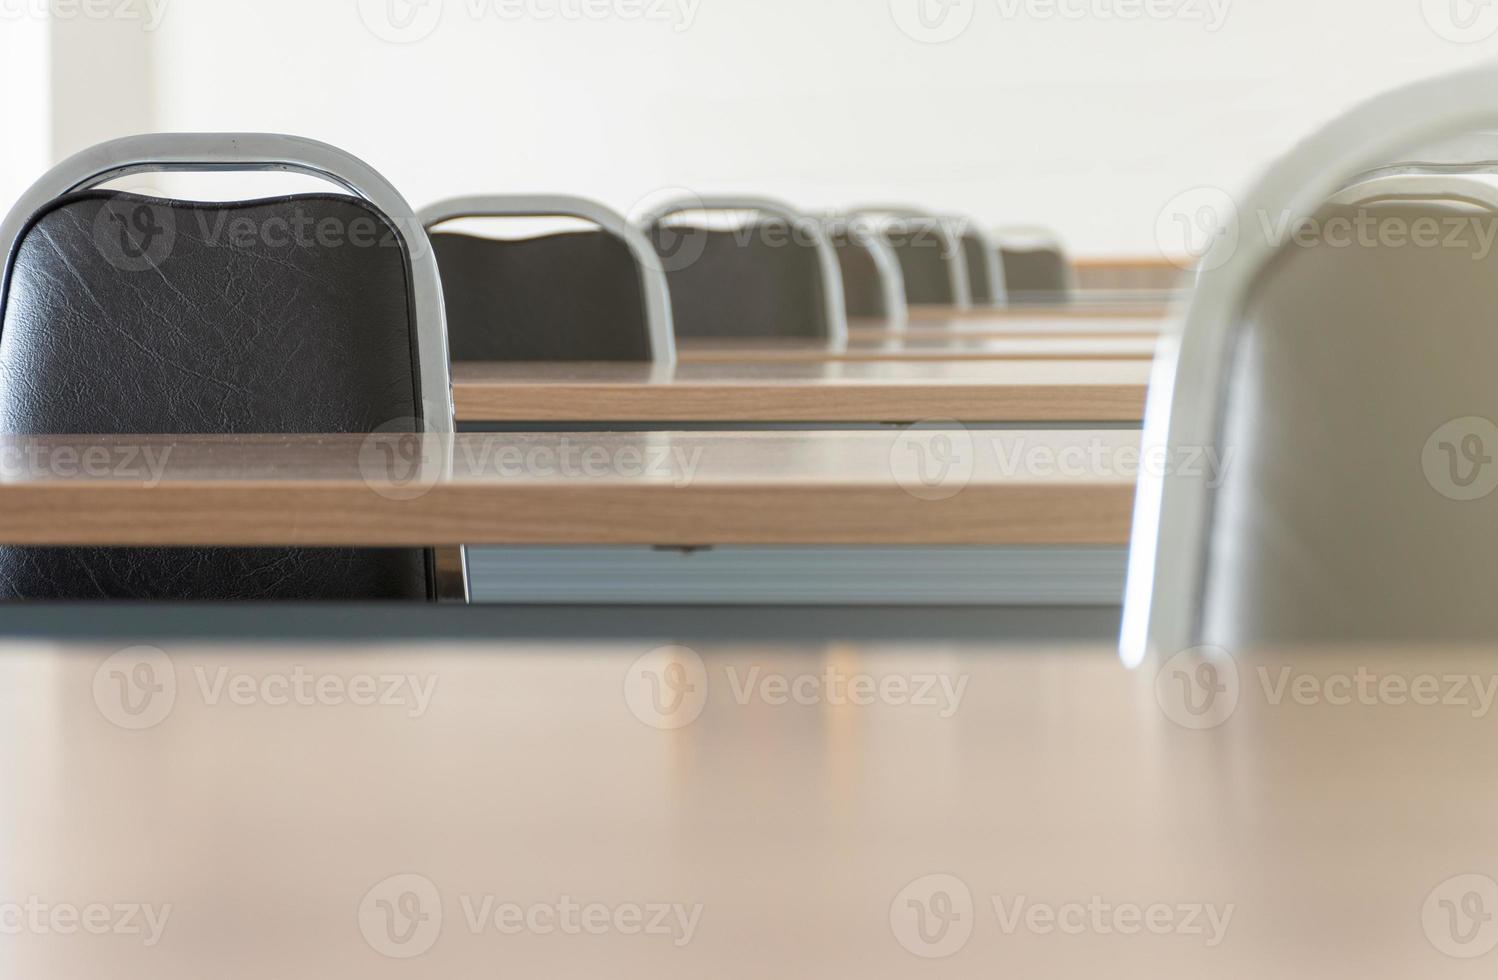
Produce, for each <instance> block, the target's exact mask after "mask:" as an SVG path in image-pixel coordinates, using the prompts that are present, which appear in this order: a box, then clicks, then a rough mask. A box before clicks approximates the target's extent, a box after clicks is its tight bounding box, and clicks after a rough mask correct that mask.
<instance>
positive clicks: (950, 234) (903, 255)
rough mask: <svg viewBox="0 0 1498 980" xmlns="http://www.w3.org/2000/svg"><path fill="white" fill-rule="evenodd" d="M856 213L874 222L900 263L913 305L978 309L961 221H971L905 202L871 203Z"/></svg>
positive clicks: (856, 210)
mask: <svg viewBox="0 0 1498 980" xmlns="http://www.w3.org/2000/svg"><path fill="white" fill-rule="evenodd" d="M851 213H852V214H853V215H855V216H856V217H858V218H860V219H862V220H864V221H869V222H874V223H875V227H876V228H877V229H878V233H879V234H880V236H881V237H882V238H883V239H884V241H885V243H886V244H887V245H888V246H889V248H890V250H891V251H892V252H893V253H894V255H895V257H896V259H897V260H898V261H899V263H900V272H901V275H902V277H903V279H904V283H905V300H906V302H907V303H909V304H910V305H911V306H954V307H957V308H958V309H969V308H971V307H972V305H973V295H972V287H971V284H970V283H969V281H968V258H967V254H966V251H965V249H964V247H963V240H962V238H963V235H962V232H963V228H962V227H961V225H963V224H965V222H960V221H959V220H957V219H952V218H944V217H941V216H940V215H935V214H931V213H929V212H926V211H922V210H920V209H918V208H912V207H906V206H903V205H865V206H863V207H859V208H855V209H853V211H852V212H851Z"/></svg>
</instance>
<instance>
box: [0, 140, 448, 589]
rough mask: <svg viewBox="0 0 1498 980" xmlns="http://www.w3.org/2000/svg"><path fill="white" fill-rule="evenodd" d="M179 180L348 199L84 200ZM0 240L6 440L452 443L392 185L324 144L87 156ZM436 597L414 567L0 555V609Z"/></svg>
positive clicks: (401, 204)
mask: <svg viewBox="0 0 1498 980" xmlns="http://www.w3.org/2000/svg"><path fill="white" fill-rule="evenodd" d="M184 170H188V171H203V170H288V171H294V172H298V173H303V174H308V175H312V176H316V177H320V178H323V179H325V180H327V181H329V182H331V183H333V184H336V185H337V186H338V187H340V188H341V189H343V190H347V191H349V192H351V194H299V195H293V196H290V197H279V198H272V199H266V200H257V201H242V202H228V203H212V202H208V203H205V202H194V201H178V200H169V199H166V198H160V197H146V196H141V195H136V194H124V193H121V192H117V191H108V190H100V189H98V188H99V187H100V185H102V184H104V183H106V182H108V181H111V180H115V179H118V178H121V177H126V176H129V175H132V174H137V173H142V172H147V171H184ZM245 229H249V230H250V232H251V233H250V234H248V235H246V234H244V231H245ZM257 232H258V233H257ZM0 241H3V242H4V243H5V245H4V247H5V249H6V255H7V260H6V266H5V270H4V278H3V282H0V304H3V311H0V433H3V434H5V435H7V436H15V437H27V436H38V435H52V434H69V433H74V434H101V435H109V436H128V435H131V434H134V433H147V434H167V435H176V434H205V435H239V434H263V433H373V432H376V431H380V432H410V433H413V434H414V433H427V434H431V435H437V436H450V435H451V434H452V432H453V410H452V389H451V385H450V384H449V380H448V359H447V347H446V332H445V329H444V325H443V314H442V292H441V284H440V281H439V279H438V276H437V269H436V265H435V263H433V261H432V258H431V252H430V250H429V248H428V247H427V243H426V236H425V235H424V234H423V233H422V231H421V228H420V226H419V225H417V223H416V220H415V216H414V215H413V214H412V213H411V209H410V207H409V206H408V205H407V204H406V203H405V201H404V200H403V199H402V198H401V196H400V195H399V194H398V193H397V192H396V191H395V189H394V188H393V187H391V186H390V185H389V184H388V183H387V182H386V181H385V180H384V179H383V178H382V177H381V176H380V175H379V174H378V173H376V172H375V171H374V170H372V169H371V168H370V167H368V166H367V165H366V164H364V163H362V162H361V161H359V160H357V159H355V158H354V157H352V156H349V155H348V154H346V153H343V152H342V151H340V150H337V149H334V148H333V147H330V146H327V145H325V144H322V143H316V142H313V141H311V140H303V139H296V138H292V137H287V136H273V135H263V134H239V135H235V134H177V135H159V136H139V137H130V138H127V139H120V140H115V141H113V142H109V143H104V144H101V145H99V146H95V147H93V148H91V149H88V150H84V151H83V152H81V153H79V154H77V155H76V156H73V157H71V158H69V159H68V160H66V161H65V162H63V163H62V164H60V165H59V166H57V167H56V168H55V169H53V170H52V171H50V172H49V173H47V174H46V175H45V176H43V177H42V178H41V179H40V180H39V181H37V183H36V184H35V185H33V186H32V187H31V189H30V190H28V191H27V192H26V194H25V195H24V196H23V197H22V198H21V200H20V201H19V202H18V203H17V204H16V205H15V207H14V208H13V209H12V211H11V212H10V215H9V216H8V217H7V218H6V220H5V224H4V226H3V228H0ZM394 448H395V447H394V446H392V450H393V449H394ZM423 462H425V461H423ZM438 593H439V588H438V582H437V567H436V560H435V555H434V553H433V552H432V551H431V550H411V549H349V548H341V549H335V548H10V547H5V548H0V597H4V598H10V599H73V600H77V599H90V600H92V599H104V600H115V599H141V600H153V599H154V600H163V599H199V600H214V601H223V600H247V599H255V600H287V599H339V600H370V599H407V600H428V599H435V598H439V594H438Z"/></svg>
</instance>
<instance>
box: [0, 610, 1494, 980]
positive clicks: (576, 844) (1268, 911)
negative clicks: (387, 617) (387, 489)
mask: <svg viewBox="0 0 1498 980" xmlns="http://www.w3.org/2000/svg"><path fill="white" fill-rule="evenodd" d="M130 642H138V641H122V643H121V644H120V645H119V646H116V645H103V646H98V647H89V648H77V647H70V648H66V649H64V648H60V647H57V646H55V645H48V644H28V645H11V646H9V647H7V648H6V649H5V656H4V658H3V659H0V717H3V719H4V725H5V735H6V737H5V738H4V739H3V740H0V759H3V763H0V772H3V773H4V775H5V784H6V792H5V793H4V795H3V796H0V826H3V828H4V834H3V836H0V867H3V868H4V869H5V870H4V888H3V890H0V902H4V903H7V904H6V905H5V906H4V908H3V909H0V912H4V913H5V915H4V917H3V918H0V922H4V923H5V925H6V931H7V935H6V936H5V938H4V941H3V942H0V964H4V967H5V975H6V976H11V977H16V978H18V980H20V978H24V980H77V978H92V977H101V978H102V977H108V978H110V980H200V978H203V977H215V978H222V980H261V978H265V977H276V978H278V980H304V978H305V980H383V978H391V980H399V978H416V977H421V978H459V977H465V978H466V977H498V976H516V977H564V976H567V977H615V978H620V980H633V978H639V980H661V978H684V980H685V978H693V980H696V978H700V977H714V976H733V977H739V976H742V977H776V976H783V977H826V978H849V980H883V978H889V980H906V978H910V977H922V976H930V977H954V978H968V977H971V978H975V980H976V978H984V980H987V978H992V977H1064V978H1086V977H1109V978H1126V980H1199V978H1203V977H1211V978H1222V980H1263V978H1266V977H1294V978H1317V980H1320V978H1329V977H1337V978H1341V977H1356V978H1359V980H1411V978H1437V977H1439V978H1443V980H1444V978H1457V980H1461V978H1467V977H1472V978H1478V977H1491V976H1492V971H1493V959H1494V955H1498V954H1494V953H1491V952H1490V951H1491V950H1492V949H1493V947H1494V945H1495V943H1498V921H1495V918H1494V913H1495V911H1498V884H1494V881H1493V879H1494V877H1495V876H1498V857H1495V854H1494V847H1493V827H1494V825H1495V823H1498V756H1495V754H1494V753H1493V752H1491V751H1488V750H1487V748H1486V747H1487V746H1489V745H1490V744H1491V742H1492V725H1493V718H1492V717H1491V716H1490V712H1489V711H1488V709H1489V708H1491V698H1490V697H1488V696H1487V695H1486V694H1478V693H1476V692H1477V691H1483V692H1491V690H1492V687H1493V685H1494V684H1495V683H1498V681H1495V678H1498V668H1495V666H1494V663H1495V662H1494V659H1493V656H1492V652H1491V651H1490V650H1489V651H1474V652H1472V653H1470V654H1464V653H1460V652H1449V653H1446V652H1440V651H1432V650H1417V649H1408V650H1399V649H1391V650H1387V651H1382V652H1380V651H1364V652H1358V651H1347V652H1343V653H1334V652H1325V653H1319V654H1318V653H1312V652H1301V653H1298V654H1295V655H1288V654H1286V655H1279V656H1262V657H1251V656H1246V657H1244V658H1243V659H1242V660H1241V661H1240V662H1239V663H1237V664H1236V665H1234V666H1231V667H1224V666H1223V665H1220V664H1219V665H1216V672H1214V673H1212V674H1210V675H1208V676H1203V675H1201V674H1200V673H1199V670H1198V667H1199V666H1200V665H1198V664H1194V663H1190V662H1177V661H1172V662H1171V663H1169V664H1166V665H1165V667H1164V668H1163V669H1162V670H1161V671H1160V672H1158V673H1157V672H1156V671H1155V670H1153V669H1149V670H1143V671H1140V672H1136V673H1128V672H1126V671H1125V670H1123V668H1122V667H1120V666H1119V664H1118V662H1117V660H1116V658H1115V657H1114V656H1113V654H1112V653H1111V651H1109V650H1107V649H1105V648H1102V647H1085V648H1066V647H1048V646H1020V647H1005V646H1000V645H997V644H995V645H991V646H982V647H980V646H961V645H956V644H947V643H940V642H933V643H927V644H919V643H899V644H897V643H889V644H885V645H880V644H869V645H863V646H851V645H830V646H807V647H797V648H790V647H773V646H752V645H747V644H746V645H739V646H731V647H716V646H706V645H697V646H695V647H694V648H691V649H688V648H685V647H668V646H667V645H668V644H669V643H670V642H671V641H670V639H669V638H661V639H657V640H646V641H640V642H622V641H621V642H614V643H608V644H599V645H593V646H561V645H557V646H543V645H532V646H526V645H515V644H507V645H486V646H471V647H464V646H437V645H421V644H409V645H399V644H391V645H386V646H364V647H358V646H346V647H341V648H298V647H295V646H292V647H284V648H255V649H252V648H245V647H233V646H223V647H205V646H193V645H184V644H168V645H167V647H168V648H166V649H154V648H142V647H130V648H126V649H121V648H120V647H121V646H126V644H128V643H130ZM1359 678H1368V680H1366V681H1364V680H1359ZM1474 678H1475V679H1476V682H1477V683H1475V684H1468V685H1467V686H1464V687H1462V688H1460V689H1458V688H1457V687H1456V681H1457V679H1463V680H1471V679H1474ZM1199 680H1205V681H1206V682H1207V683H1208V684H1209V685H1210V688H1199V689H1196V690H1195V691H1193V689H1192V688H1191V686H1190V685H1191V684H1194V683H1197V682H1198V681H1199ZM1208 690H1210V691H1214V692H1218V691H1220V692H1226V693H1218V694H1212V693H1207V694H1203V693H1202V692H1203V691H1208ZM1418 691H1424V692H1425V693H1424V696H1423V699H1422V698H1420V696H1418V695H1417V694H1415V693H1412V692H1418ZM1349 692H1350V693H1349ZM1359 692H1362V693H1359ZM1369 692H1371V693H1369ZM1432 692H1433V694H1432ZM1432 697H1434V700H1432ZM1484 698H1486V702H1484ZM1203 706H1206V707H1207V708H1208V709H1210V710H1201V709H1202V708H1203ZM1484 954H1486V955H1484Z"/></svg>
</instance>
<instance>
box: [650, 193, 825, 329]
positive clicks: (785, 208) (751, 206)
mask: <svg viewBox="0 0 1498 980" xmlns="http://www.w3.org/2000/svg"><path fill="white" fill-rule="evenodd" d="M693 211H753V212H756V213H758V214H764V215H769V216H770V217H772V218H779V219H780V220H781V221H784V222H786V223H787V224H789V225H790V226H791V227H793V228H797V229H800V230H802V231H804V232H806V233H807V234H808V235H810V236H811V240H812V242H813V243H814V244H815V247H816V250H817V262H818V264H819V265H820V266H821V269H822V284H823V289H822V293H823V304H824V311H823V315H824V316H825V318H826V320H827V338H828V341H829V342H830V343H831V344H832V346H833V347H834V348H836V349H839V350H841V349H843V348H845V347H846V346H847V344H848V311H847V305H846V303H845V302H844V300H843V271H842V266H840V265H839V264H838V261H837V252H836V251H835V250H834V249H833V247H832V241H831V240H830V239H829V238H828V236H827V230H826V229H825V228H824V227H823V226H822V225H821V223H820V222H817V221H814V220H813V219H811V218H809V217H807V216H806V215H804V214H802V213H801V212H800V211H798V210H796V209H795V208H793V207H791V206H790V205H789V204H787V203H785V202H784V201H779V200H776V199H775V198H772V197H754V196H745V197H735V196H731V195H725V196H714V197H684V198H678V199H676V200H674V201H667V202H665V203H663V204H660V205H657V206H656V207H654V208H651V209H649V210H647V211H645V212H643V213H642V214H641V215H640V217H639V219H638V223H639V225H640V227H642V228H654V227H656V226H657V225H659V224H661V223H662V222H663V221H665V220H666V219H667V218H669V217H671V216H673V215H678V214H688V213H690V212H693ZM652 254H654V250H653V249H652ZM657 261H659V260H657Z"/></svg>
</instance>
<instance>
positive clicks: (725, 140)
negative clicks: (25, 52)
mask: <svg viewBox="0 0 1498 980" xmlns="http://www.w3.org/2000/svg"><path fill="white" fill-rule="evenodd" d="M133 2H134V3H136V4H144V3H145V0H133ZM155 2H157V3H162V2H165V3H166V4H167V6H166V7H165V8H164V9H163V10H162V11H161V14H162V16H161V18H160V29H159V30H156V31H154V32H151V33H150V35H149V39H150V44H151V72H150V84H151V86H152V90H153V91H154V104H153V107H152V111H151V113H150V123H151V124H152V125H154V127H155V128H157V129H168V130H171V129H177V130H181V129H209V130H231V129H241V130H244V129H250V130H279V131H287V132H293V133H299V134H304V135H308V136H314V137H318V138H321V139H325V140H328V141H330V142H333V143H337V144H341V145H343V146H345V147H347V148H349V149H351V150H353V151H354V152H356V153H358V154H359V155H361V156H364V157H365V158H366V159H368V160H369V161H370V162H371V163H373V164H374V165H375V166H377V167H379V168H380V169H382V170H383V171H384V172H385V173H386V175H387V176H388V177H390V178H391V179H392V180H393V181H395V182H396V184H397V185H398V186H399V187H401V188H402V189H403V190H404V191H405V192H406V194H407V196H408V197H410V198H411V200H412V202H413V203H414V204H415V205H417V206H418V207H419V206H421V205H422V204H425V203H428V202H430V201H432V200H434V199H436V198H438V197H442V196H446V195H451V194H458V193H471V192H479V191H502V192H524V191H531V192H535V191H564V192H572V193H581V194H586V195H591V196H594V197H597V198H600V199H602V200H604V201H605V202H607V203H609V204H612V205H614V206H616V207H618V208H620V209H621V210H626V211H627V210H629V209H630V208H631V206H632V205H634V204H635V203H636V202H638V201H639V200H640V199H641V198H642V197H645V196H647V195H649V194H651V193H652V192H656V191H658V190H659V189H661V188H665V187H673V186H675V187H684V188H688V189H692V190H695V191H698V192H713V191H724V190H728V191H753V192H760V193H769V194H774V195H779V196H783V197H786V198H789V199H791V200H792V201H794V202H797V203H799V204H801V205H802V206H805V207H808V208H811V207H828V206H840V205H847V204H850V203H854V202H858V201H861V200H881V201H891V200H893V201H904V200H909V201H914V202H919V203H922V204H925V205H929V206H932V207H935V208H940V209H951V210H959V211H966V212H969V213H973V214H975V215H976V216H978V217H980V218H982V219H984V220H986V221H989V222H992V223H996V224H997V223H1009V224H1016V223H1041V224H1048V225H1051V226H1054V227H1056V228H1057V229H1059V230H1060V232H1061V233H1062V235H1063V237H1064V238H1066V239H1067V240H1068V241H1069V243H1070V244H1071V245H1072V247H1073V249H1074V250H1076V251H1078V252H1084V253H1093V254H1100V253H1148V252H1153V251H1154V250H1155V248H1156V243H1155V235H1154V229H1155V221H1156V217H1157V216H1158V214H1159V212H1160V209H1161V207H1162V205H1164V204H1165V203H1166V202H1167V201H1169V200H1170V199H1171V198H1172V197H1174V196H1175V195H1176V194H1178V193H1180V192H1181V191H1184V190H1186V189H1188V188H1191V187H1195V186H1197V185H1200V184H1211V185H1219V186H1223V187H1227V188H1229V189H1232V188H1236V187H1240V186H1241V185H1242V184H1243V183H1244V182H1245V181H1246V180H1247V179H1248V178H1249V176H1250V175H1251V174H1252V172H1253V171H1254V170H1256V169H1257V168H1259V167H1261V166H1262V165H1263V164H1264V163H1266V162H1267V161H1268V160H1269V159H1270V158H1272V157H1273V156H1274V155H1276V154H1278V153H1280V152H1282V151H1283V150H1284V149H1286V148H1287V147H1288V146H1289V145H1290V144H1291V143H1292V142H1293V141H1294V140H1295V139H1297V138H1298V137H1300V136H1301V135H1303V134H1304V133H1306V132H1307V131H1308V130H1309V129H1311V128H1312V127H1314V126H1315V125H1316V124H1317V123H1318V122H1320V121H1321V120H1323V119H1325V118H1326V117H1328V116H1330V115H1332V114H1334V113H1336V112H1337V111H1339V110H1341V109H1343V108H1345V107H1347V106H1348V105H1350V104H1351V103H1353V102H1355V101H1357V100H1359V99H1360V98H1363V97H1366V96H1368V95H1371V94H1373V93H1374V92H1376V91H1379V90H1381V89H1384V88H1388V87H1390V86H1392V85H1395V84H1398V83H1400V82H1402V81H1405V80H1409V79H1413V78H1417V77H1421V76H1425V75H1429V74H1435V73H1438V72H1443V71H1447V70H1451V69H1453V68H1456V67H1459V66H1461V65H1463V64H1466V63H1470V62H1472V61H1474V60H1476V59H1479V58H1482V57H1489V56H1492V55H1494V54H1498V5H1492V6H1489V7H1482V6H1474V7H1469V6H1467V5H1469V4H1470V2H1471V0H1377V2H1370V0H1315V2H1314V3H1313V2H1310V0H1235V2H1234V0H1149V2H1150V3H1152V4H1156V7H1155V9H1162V8H1163V6H1167V5H1177V6H1178V5H1181V4H1186V5H1187V8H1188V9H1187V11H1186V13H1196V12H1197V11H1198V10H1199V9H1200V10H1206V9H1207V8H1208V6H1209V4H1210V3H1217V4H1218V5H1219V7H1220V6H1221V5H1222V4H1225V3H1230V6H1228V7H1227V8H1226V11H1225V12H1226V19H1225V21H1224V22H1223V23H1222V24H1221V26H1220V29H1218V30H1216V31H1215V32H1214V31H1210V30H1208V29H1207V27H1206V26H1205V25H1204V24H1203V23H1202V22H1201V21H1200V20H1194V19H1189V18H1188V17H1186V16H1176V17H1174V18H1172V19H1164V20H1161V19H1149V18H1145V19H1139V20H1122V19H1119V18H1118V17H1117V16H1107V15H1106V12H1107V11H1108V10H1110V9H1116V8H1112V7H1111V6H1110V5H1111V4H1112V3H1115V2H1122V3H1125V4H1128V3H1134V4H1137V5H1142V4H1143V2H1144V0H1060V2H1062V3H1063V4H1065V5H1068V9H1071V10H1076V9H1078V8H1079V7H1082V6H1083V5H1085V7H1086V9H1085V10H1083V12H1084V13H1086V12H1088V11H1093V12H1092V13H1089V14H1088V16H1086V17H1083V18H1081V19H1072V18H1067V17H1061V16H1048V12H1053V10H1054V8H1050V7H1047V6H1046V4H1047V3H1053V2H1055V0H955V6H954V7H953V8H952V10H951V15H952V17H953V18H955V19H949V20H948V21H946V25H948V26H952V25H960V24H961V23H962V21H963V20H964V19H965V18H967V17H971V21H970V24H969V26H968V27H967V29H966V30H965V31H964V32H963V33H961V34H960V35H959V36H957V37H956V38H954V39H952V40H949V41H947V42H946V43H937V44H927V43H921V42H919V41H917V40H913V39H912V38H911V37H910V36H908V35H907V34H906V33H904V32H902V30H901V28H900V27H899V26H897V17H896V16H895V15H896V14H898V15H899V18H900V19H901V20H902V21H903V22H908V23H911V24H915V25H917V26H916V27H914V28H912V30H914V31H917V32H918V31H919V22H918V21H914V20H913V19H911V17H910V14H911V10H910V9H909V8H910V7H911V6H912V5H913V4H915V3H917V2H930V3H942V2H954V0H690V2H691V3H692V7H690V8H688V7H685V6H682V5H683V4H685V3H687V2H688V0H418V5H417V6H411V5H410V0H155ZM422 2H424V3H425V4H426V6H424V7H423V6H420V5H419V4H420V3H422ZM496 3H499V4H501V5H503V9H508V10H519V11H521V14H522V15H521V16H520V17H519V18H518V19H516V18H514V17H507V16H501V15H500V14H498V13H496V12H495V4H496ZM389 4H393V5H395V6H394V7H393V8H391V9H395V10H396V12H397V13H401V12H402V11H405V12H409V13H412V14H413V15H414V16H415V18H416V19H415V21H414V25H415V27H416V28H423V27H424V26H425V23H426V22H425V21H424V20H423V19H422V18H424V17H428V16H430V15H432V14H433V13H440V15H441V20H440V23H438V24H437V26H436V27H435V28H434V29H433V30H432V33H431V34H430V36H427V37H425V38H423V39H421V40H417V41H415V42H413V43H391V42H390V41H387V40H384V39H382V38H381V37H379V36H377V34H376V32H375V31H374V30H371V29H370V27H369V26H368V24H369V23H373V24H374V26H375V28H376V29H378V30H381V31H384V32H385V33H387V34H388V33H389V24H388V22H387V21H385V20H382V18H383V17H384V13H383V12H384V11H385V10H386V9H387V5H389ZM583 4H587V5H590V6H587V7H584V6H581V5H583ZM655 4H661V5H662V6H661V8H660V9H662V10H663V11H669V12H670V14H671V15H672V16H674V18H675V20H674V21H672V20H652V19H649V18H648V17H645V18H643V19H638V20H631V19H625V17H624V16H623V14H627V13H629V12H631V11H641V12H646V11H648V10H649V8H650V7H651V6H652V5H655ZM1451 4H1455V5H1456V7H1455V8H1452V7H1451V6H1450V5H1451ZM475 5H480V6H485V7H488V8H489V12H488V13H487V14H486V15H484V16H481V17H478V18H475V17H474V16H473V15H472V14H471V12H470V11H471V10H472V9H473V7H474V6H475ZM527 5H529V7H530V8H531V10H532V11H536V10H538V9H539V10H540V11H542V12H544V11H552V12H555V11H559V10H562V9H564V8H565V9H567V10H571V11H578V10H584V9H588V10H598V11H603V12H605V13H608V12H609V11H612V12H613V14H612V15H610V16H606V17H605V19H602V20H589V19H582V20H577V19H573V20H567V19H564V18H562V17H555V18H553V19H549V20H546V19H539V18H538V17H537V16H534V15H528V14H525V13H524V11H525V7H526V6H527ZM933 9H934V8H933ZM1451 9H1456V10H1457V12H1458V13H1459V14H1460V13H1464V12H1468V11H1469V10H1470V12H1471V13H1472V14H1473V15H1474V16H1477V17H1478V18H1479V23H1478V24H1477V26H1476V28H1474V32H1475V33H1482V32H1485V31H1486V30H1488V28H1489V27H1491V28H1493V29H1494V32H1495V34H1494V37H1493V38H1490V39H1487V40H1485V41H1483V42H1481V43H1472V44H1463V43H1454V42H1452V41H1449V40H1446V39H1443V38H1442V37H1441V36H1439V34H1438V33H1437V31H1436V29H1434V28H1433V27H1432V26H1431V24H1432V22H1434V23H1435V24H1436V25H1437V26H1439V27H1441V28H1442V29H1444V30H1446V31H1447V32H1448V33H1454V32H1455V28H1454V26H1453V25H1454V22H1452V21H1450V19H1449V18H1450V15H1449V13H1448V11H1449V10H1451ZM689 16H690V17H691V21H690V26H688V25H687V18H688V17H689ZM75 135H76V133H75ZM107 135H113V134H107Z"/></svg>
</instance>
